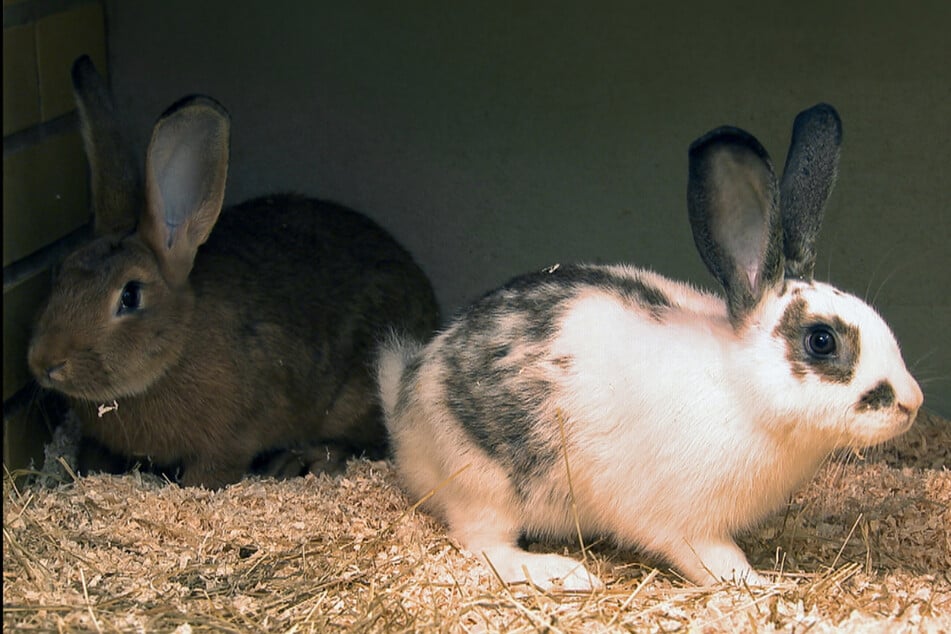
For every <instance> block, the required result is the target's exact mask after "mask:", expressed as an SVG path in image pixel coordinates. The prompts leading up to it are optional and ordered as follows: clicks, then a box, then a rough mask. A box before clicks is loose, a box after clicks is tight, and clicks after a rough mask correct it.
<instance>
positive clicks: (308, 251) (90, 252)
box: [29, 59, 438, 487]
mask: <svg viewBox="0 0 951 634" xmlns="http://www.w3.org/2000/svg"><path fill="white" fill-rule="evenodd" d="M84 65H88V66H84ZM90 68H91V64H89V63H88V60H86V61H85V62H83V60H82V59H81V60H79V61H77V64H76V68H75V69H74V82H75V83H76V90H77V99H78V100H80V101H81V102H82V100H83V99H84V98H85V96H86V93H87V92H88V91H90V90H92V91H97V90H99V91H101V90H104V87H103V86H102V85H101V81H99V80H98V77H97V76H94V75H90V74H89V73H90V70H89V69H90ZM91 72H92V73H94V72H95V71H94V70H92V71H91ZM90 82H91V83H92V84H93V85H92V86H90V85H89V84H90ZM97 82H98V83H97ZM87 108H88V105H87ZM81 112H83V110H81ZM202 117H205V118H207V120H208V122H212V123H207V122H203V121H198V123H195V122H194V121H193V119H196V120H198V119H201V118H202ZM83 123H84V126H86V128H85V129H84V138H85V139H86V140H87V145H86V147H87V152H88V153H94V152H95V146H92V145H91V144H90V143H89V138H90V137H92V136H94V135H95V134H96V131H95V130H90V129H89V127H90V123H89V121H88V120H87V119H86V118H85V117H84V118H83ZM188 126H195V127H196V129H197V136H201V134H205V137H206V138H207V139H208V146H209V147H208V148H205V147H199V148H198V151H197V152H195V154H196V155H197V158H196V161H195V162H196V164H197V165H198V168H197V169H198V175H197V177H196V181H197V182H198V183H199V185H198V189H200V190H201V191H200V192H199V194H198V195H196V196H194V197H193V199H194V200H197V201H198V202H197V203H196V205H195V207H196V208H199V209H198V211H196V212H195V213H194V214H190V215H189V216H188V217H187V218H185V219H184V221H182V218H181V215H180V214H179V215H178V216H169V215H166V216H163V215H162V214H161V213H159V211H160V210H161V208H163V206H165V207H168V208H171V207H174V205H171V204H168V203H167V200H178V199H177V198H176V196H178V195H180V194H181V192H182V190H185V191H186V193H187V192H188V191H190V190H188V188H187V187H179V186H178V185H177V184H176V185H174V186H173V187H171V188H169V185H168V181H169V179H170V178H178V177H179V176H180V175H181V170H180V169H171V170H170V173H171V174H172V177H169V176H168V175H163V172H162V171H161V170H162V161H163V160H167V161H168V162H169V163H170V162H172V161H175V160H178V158H173V159H168V157H167V156H163V149H164V148H163V146H172V147H173V149H175V151H180V148H179V146H177V145H175V142H176V141H177V138H176V137H175V136H170V137H169V138H163V137H162V135H163V134H164V132H161V131H160V129H164V130H169V131H171V133H170V134H172V135H175V134H178V132H176V131H175V130H176V128H177V127H184V128H187V127H188ZM187 137H188V138H195V137H196V134H192V133H189V134H188V135H187ZM188 143H189V141H185V142H184V144H185V145H187V144H188ZM113 145H115V144H113ZM222 146H223V147H222ZM172 155H173V156H174V152H173V153H172ZM222 161H224V163H223V164H222ZM104 162H105V163H108V161H99V160H97V159H95V158H91V160H90V164H91V165H92V166H93V169H95V165H97V164H102V163H104ZM226 169H227V114H226V113H224V111H223V109H220V107H218V106H217V104H214V102H212V101H211V100H208V99H203V98H199V99H197V100H191V101H189V102H187V103H184V105H176V106H173V107H172V109H170V110H169V111H168V112H167V113H166V115H165V116H163V118H162V119H160V121H159V123H157V124H156V131H155V133H154V135H153V141H152V144H151V145H150V149H149V157H148V160H147V176H146V186H145V191H146V195H145V200H146V203H145V209H144V210H143V211H141V215H140V216H139V224H138V230H136V231H134V232H132V233H128V234H126V235H124V236H122V235H118V234H115V233H108V234H106V235H100V236H98V237H97V238H96V239H95V240H94V241H93V242H92V243H90V244H88V245H86V246H84V247H81V248H80V249H79V250H78V251H77V252H74V253H73V254H72V255H70V256H69V257H68V258H67V259H66V260H65V261H64V262H63V264H62V267H61V271H60V272H59V274H58V277H57V280H56V282H55V285H54V289H53V292H52V293H51V296H50V298H49V300H48V303H47V305H46V307H45V308H44V310H43V311H42V312H41V315H40V317H39V319H38V322H37V326H36V329H35V333H34V338H33V340H32V342H31V345H30V353H29V361H30V366H31V369H32V370H33V372H34V374H35V375H36V376H37V379H38V380H39V382H40V383H41V385H43V386H44V387H48V388H51V389H55V390H57V391H61V392H63V393H65V394H67V395H69V396H70V397H71V400H72V402H73V405H74V407H75V409H76V411H77V412H78V414H79V416H80V418H81V419H82V422H83V432H84V434H85V435H88V436H90V437H92V438H94V439H95V440H97V441H99V442H101V443H102V444H104V445H105V446H106V447H108V448H109V449H111V450H112V451H114V452H116V453H117V454H120V455H122V456H126V457H136V456H143V457H148V458H149V459H151V460H152V461H155V462H156V463H158V464H180V465H181V467H182V469H183V472H182V477H181V481H182V483H183V484H185V485H205V486H208V487H219V486H222V485H224V484H227V483H230V482H234V481H236V480H238V479H239V478H240V477H241V476H242V475H243V474H244V473H245V472H246V471H247V470H248V469H249V467H250V465H251V463H252V461H253V460H254V458H255V456H257V455H258V454H260V453H262V452H269V451H274V450H292V451H294V452H296V455H304V456H305V457H307V459H308V462H309V463H310V466H312V467H314V468H318V469H327V470H334V469H339V468H340V467H341V466H342V464H341V463H342V461H343V460H345V459H346V457H347V456H348V455H350V454H351V453H352V452H354V451H369V452H371V453H376V454H379V453H380V452H381V451H382V449H383V447H384V446H385V431H384V429H383V426H382V424H381V421H380V414H379V407H378V405H377V401H376V398H375V394H374V389H375V388H374V381H373V378H372V375H371V365H372V358H373V355H374V354H375V348H376V345H377V343H378V342H379V341H380V340H381V339H382V338H383V336H384V335H385V334H386V333H387V332H388V331H389V330H390V329H395V330H402V331H407V332H414V333H416V334H417V336H420V337H426V336H428V335H429V334H430V333H431V332H432V330H433V329H434V328H435V326H436V323H437V319H438V309H437V305H436V301H435V297H434V295H433V292H432V288H431V286H430V284H429V282H428V280H427V279H426V277H425V275H424V274H423V273H422V271H421V270H420V269H419V267H418V266H417V265H416V264H415V263H414V262H413V260H412V258H411V257H410V255H409V254H408V253H407V252H406V251H405V250H404V249H403V248H402V247H400V246H399V245H398V244H397V243H396V242H395V241H394V240H393V239H392V238H391V237H390V236H389V235H388V234H387V233H386V232H385V231H383V229H381V228H380V227H379V226H377V225H376V224H374V223H373V222H372V221H370V220H369V219H368V218H366V217H364V216H362V215H360V214H358V213H356V212H353V211H350V210H347V209H345V208H343V207H340V206H338V205H334V204H331V203H326V202H321V201H316V200H312V199H307V198H303V197H300V196H291V195H282V196H274V197H268V198H260V199H256V200H252V201H249V202H246V203H243V204H242V205H239V206H237V207H234V208H232V209H230V210H226V211H224V212H222V213H221V216H220V219H218V211H219V209H220V200H221V197H222V196H223V187H224V174H225V172H226ZM102 181H105V182H108V175H107V177H106V178H104V179H102ZM219 185H220V188H221V189H220V191H219V189H218V188H219ZM163 188H164V189H163ZM114 198H115V199H116V200H120V201H125V202H124V203H123V204H128V201H131V200H135V196H134V195H131V194H130V195H128V196H124V197H123V196H121V195H120V196H115V197H114ZM97 204H99V205H102V204H103V203H102V202H98V203H97ZM186 206H187V205H186ZM179 207H181V205H179ZM95 211H96V216H97V218H98V217H99V216H100V214H102V213H103V210H101V209H100V208H97V209H96V210H95ZM124 211H125V213H133V214H139V213H140V211H139V210H138V209H136V210H128V209H127V210H124ZM174 211H175V209H171V211H168V209H166V214H171V213H172V212H174ZM106 213H108V215H109V216H110V217H116V216H117V215H121V214H117V213H115V210H114V209H111V208H110V209H109V210H108V211H107V212H106ZM196 218H197V220H196ZM216 220H217V224H215V222H216ZM176 222H181V226H177V225H176V224H175V223H176ZM110 224H111V225H112V226H116V223H115V222H111V223H110ZM120 224H121V223H120ZM212 227H214V231H213V232H211V229H212ZM209 232H210V235H209ZM205 239H207V242H205ZM193 261H194V266H193V265H192V262H193ZM132 280H135V281H137V282H139V283H141V289H142V290H141V298H142V299H141V307H140V308H138V309H137V310H133V311H129V312H127V313H122V311H121V310H118V311H117V308H118V307H119V302H120V299H119V298H120V296H121V293H122V289H123V287H124V286H125V285H126V284H127V283H128V282H129V281H132ZM112 400H115V401H116V402H117V404H118V409H117V410H115V411H111V412H108V413H105V414H104V415H102V416H101V417H100V416H99V415H98V413H97V408H98V405H99V404H101V403H111V401H112ZM320 456H325V457H326V458H325V459H321V458H320Z"/></svg>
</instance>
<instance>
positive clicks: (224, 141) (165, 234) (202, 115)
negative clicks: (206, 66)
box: [140, 96, 231, 284]
mask: <svg viewBox="0 0 951 634" xmlns="http://www.w3.org/2000/svg"><path fill="white" fill-rule="evenodd" d="M230 123H231V121H230V117H229V116H228V113H227V111H226V110H225V109H224V108H223V107H222V106H221V105H220V104H219V103H218V102H216V101H214V100H213V99H210V98H208V97H202V96H194V97H187V98H185V99H183V100H181V101H179V102H178V103H176V104H174V105H173V106H171V107H170V108H169V109H168V110H166V111H165V114H163V115H162V117H161V118H160V119H159V121H158V123H156V124H155V129H154V130H153V131H152V140H151V142H150V143H149V151H148V154H147V156H146V168H145V169H146V176H145V186H146V188H145V189H146V213H145V216H144V217H143V218H142V226H141V228H140V233H141V235H142V237H143V239H144V240H145V241H146V242H147V243H148V244H149V246H150V247H151V248H152V250H153V251H154V252H155V254H156V256H157V257H158V258H159V261H160V263H161V265H162V269H163V272H164V274H165V276H166V278H167V279H168V280H169V282H170V283H172V284H180V283H182V282H184V281H185V279H187V277H188V274H189V272H191V268H192V264H193V263H194V259H195V253H196V252H197V250H198V247H199V246H201V245H202V243H204V242H205V240H207V239H208V236H209V235H210V234H211V229H212V227H214V225H215V222H216V221H217V220H218V214H219V213H220V212H221V204H222V201H223V200H224V192H225V180H226V178H227V175H228V147H229V133H230Z"/></svg>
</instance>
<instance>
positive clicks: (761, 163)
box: [687, 127, 782, 328]
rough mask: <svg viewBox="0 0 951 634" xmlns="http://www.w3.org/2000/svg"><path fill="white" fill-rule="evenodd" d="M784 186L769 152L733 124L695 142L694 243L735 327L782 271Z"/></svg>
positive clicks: (690, 188)
mask: <svg viewBox="0 0 951 634" xmlns="http://www.w3.org/2000/svg"><path fill="white" fill-rule="evenodd" d="M778 198H779V195H778V187H777V184H776V176H775V174H774V173H773V166H772V164H771V163H770V160H769V155H767V153H766V150H764V149H763V146H761V145H760V144H759V142H758V141H757V140H756V139H755V138H753V137H752V136H751V135H750V134H748V133H746V132H744V131H743V130H740V129H738V128H733V127H722V128H717V129H716V130H713V131H712V132H709V133H707V134H706V135H704V136H702V137H700V138H699V139H697V140H696V141H694V142H693V143H692V144H691V146H690V177H689V183H688V185H687V206H688V210H689V214H690V225H691V228H692V229H693V239H694V243H695V244H696V245H697V250H698V251H699V252H700V257H701V258H703V262H704V264H706V265H707V268H708V269H709V270H710V272H711V273H713V276H714V277H716V278H717V280H718V281H719V282H720V284H722V285H723V288H724V289H725V290H726V296H727V307H728V308H729V311H730V319H731V321H732V323H733V326H734V328H738V327H739V326H740V325H741V324H742V322H743V320H744V319H745V317H746V315H747V314H749V312H750V311H752V310H753V308H754V307H755V306H756V305H757V304H758V303H759V301H760V299H761V298H762V297H763V293H765V291H766V290H767V289H769V288H771V287H772V286H774V285H775V284H776V283H777V282H778V281H779V279H780V278H781V274H782V251H781V249H782V243H781V240H782V234H781V230H780V219H779V207H778Z"/></svg>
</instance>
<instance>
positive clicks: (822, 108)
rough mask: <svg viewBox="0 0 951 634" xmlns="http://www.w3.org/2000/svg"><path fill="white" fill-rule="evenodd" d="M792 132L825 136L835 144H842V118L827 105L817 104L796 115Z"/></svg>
mask: <svg viewBox="0 0 951 634" xmlns="http://www.w3.org/2000/svg"><path fill="white" fill-rule="evenodd" d="M793 130H794V131H795V132H796V133H797V134H802V133H807V134H810V135H815V134H825V135H826V136H828V137H831V138H834V139H835V143H836V144H839V143H841V142H842V118H841V117H839V113H838V112H837V111H836V109H835V108H834V107H833V106H832V105H830V104H827V103H817V104H816V105H814V106H812V107H811V108H807V109H806V110H803V111H802V112H800V113H799V114H798V115H796V120H795V121H794V122H793Z"/></svg>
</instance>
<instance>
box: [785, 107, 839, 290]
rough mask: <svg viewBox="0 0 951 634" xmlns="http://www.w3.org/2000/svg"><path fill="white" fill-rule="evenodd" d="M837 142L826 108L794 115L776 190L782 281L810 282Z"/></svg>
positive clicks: (835, 121) (831, 111)
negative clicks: (782, 255) (781, 237)
mask: <svg viewBox="0 0 951 634" xmlns="http://www.w3.org/2000/svg"><path fill="white" fill-rule="evenodd" d="M841 143H842V121H841V120H840V119H839V115H838V113H837V112H836V111H835V108H833V107H832V106H830V105H829V104H824V103H820V104H818V105H815V106H813V107H812V108H809V109H808V110H804V111H802V112H800V113H799V115H798V116H797V117H796V121H795V123H794V124H793V132H792V140H791V141H790V144H789V154H788V155H787V156H786V167H785V169H784V170H783V181H782V185H781V186H780V208H781V209H782V218H783V235H784V238H785V244H784V248H783V251H784V253H785V256H786V277H796V278H800V279H803V280H811V279H812V273H813V270H814V269H815V264H816V251H815V243H816V238H817V237H818V235H819V229H820V227H821V226H822V214H823V210H824V208H825V204H826V201H827V200H828V199H829V194H831V193H832V187H833V186H834V185H835V177H836V173H837V171H838V166H839V146H840V145H841Z"/></svg>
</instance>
